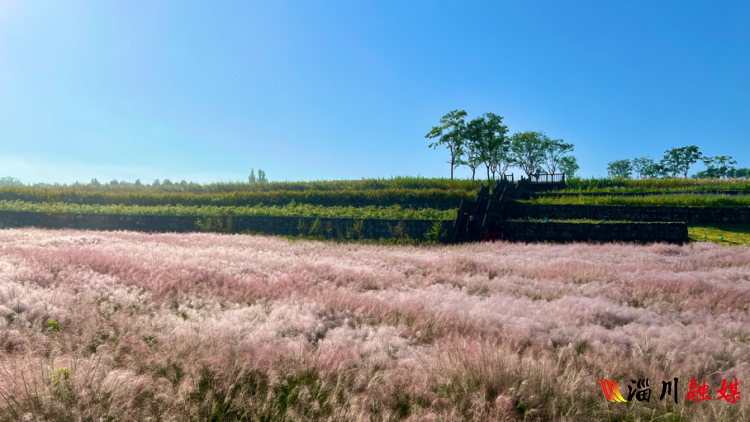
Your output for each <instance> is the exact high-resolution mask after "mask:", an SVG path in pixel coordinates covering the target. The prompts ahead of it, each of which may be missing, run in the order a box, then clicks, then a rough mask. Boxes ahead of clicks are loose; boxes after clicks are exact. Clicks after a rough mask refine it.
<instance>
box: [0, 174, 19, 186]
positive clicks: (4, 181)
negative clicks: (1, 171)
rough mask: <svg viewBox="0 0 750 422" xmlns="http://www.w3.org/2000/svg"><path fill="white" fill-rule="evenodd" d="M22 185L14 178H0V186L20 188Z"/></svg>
mask: <svg viewBox="0 0 750 422" xmlns="http://www.w3.org/2000/svg"><path fill="white" fill-rule="evenodd" d="M22 185H23V183H21V181H20V180H18V179H16V178H15V177H10V176H6V177H3V178H0V186H22Z"/></svg>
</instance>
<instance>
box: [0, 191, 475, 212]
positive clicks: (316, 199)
mask: <svg viewBox="0 0 750 422" xmlns="http://www.w3.org/2000/svg"><path fill="white" fill-rule="evenodd" d="M475 196H476V191H467V190H461V189H451V190H447V189H437V188H429V189H413V188H393V187H390V188H385V189H366V190H357V189H347V190H273V191H235V192H229V193H190V192H157V191H134V192H127V191H122V192H118V191H93V190H78V189H70V188H68V189H35V188H18V187H7V188H0V200H7V201H23V202H39V203H41V202H49V203H53V202H63V203H71V204H82V205H140V206H156V205H185V206H206V205H212V206H256V205H277V206H283V205H287V204H289V203H290V202H295V203H304V204H314V205H393V204H422V205H428V204H433V205H435V204H438V203H439V204H455V205H456V207H458V204H459V203H460V202H461V200H462V199H468V198H473V197H475Z"/></svg>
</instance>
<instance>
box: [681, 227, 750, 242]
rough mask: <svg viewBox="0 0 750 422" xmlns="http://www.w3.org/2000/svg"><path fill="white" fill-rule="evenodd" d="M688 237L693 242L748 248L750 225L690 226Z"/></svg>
mask: <svg viewBox="0 0 750 422" xmlns="http://www.w3.org/2000/svg"><path fill="white" fill-rule="evenodd" d="M688 235H689V236H690V240H692V241H693V242H713V243H716V244H719V245H726V246H747V245H750V224H711V225H690V226H689V227H688ZM703 236H705V238H704V237H703Z"/></svg>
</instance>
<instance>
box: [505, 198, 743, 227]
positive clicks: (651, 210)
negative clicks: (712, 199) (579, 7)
mask: <svg viewBox="0 0 750 422" xmlns="http://www.w3.org/2000/svg"><path fill="white" fill-rule="evenodd" d="M507 210H508V218H509V219H511V220H513V219H523V218H531V219H543V218H545V217H547V218H550V219H560V220H575V219H591V220H629V221H662V222H669V221H677V222H680V221H682V222H686V223H690V224H711V223H732V224H750V207H673V206H640V205H557V204H553V205H546V204H544V205H537V204H519V203H510V204H508V205H507Z"/></svg>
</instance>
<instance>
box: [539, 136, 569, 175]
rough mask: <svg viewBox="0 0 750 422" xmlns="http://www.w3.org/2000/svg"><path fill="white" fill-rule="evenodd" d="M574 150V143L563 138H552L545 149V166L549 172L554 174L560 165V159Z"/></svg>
mask: <svg viewBox="0 0 750 422" xmlns="http://www.w3.org/2000/svg"><path fill="white" fill-rule="evenodd" d="M572 151H573V144H567V143H565V141H563V140H562V139H556V140H552V141H550V143H549V146H548V147H547V151H545V163H544V164H545V167H546V170H547V173H549V174H554V173H555V172H557V169H558V167H560V160H561V159H562V158H563V157H564V156H565V154H567V153H569V152H572Z"/></svg>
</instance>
